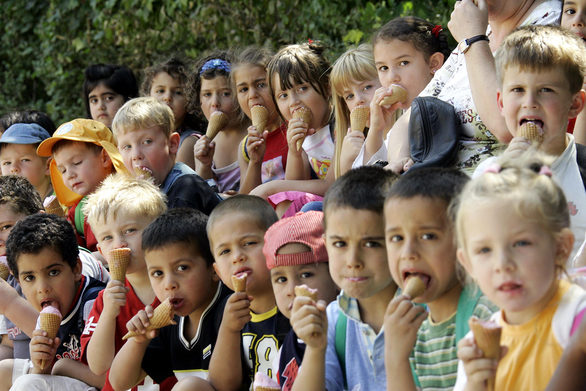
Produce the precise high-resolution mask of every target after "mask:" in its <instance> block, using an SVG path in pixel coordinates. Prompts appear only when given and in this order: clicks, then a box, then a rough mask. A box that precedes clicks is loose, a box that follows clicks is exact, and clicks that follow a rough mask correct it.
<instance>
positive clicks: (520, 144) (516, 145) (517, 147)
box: [505, 137, 531, 157]
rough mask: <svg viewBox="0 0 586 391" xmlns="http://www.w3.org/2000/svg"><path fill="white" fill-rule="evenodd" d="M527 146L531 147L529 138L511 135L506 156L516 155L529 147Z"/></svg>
mask: <svg viewBox="0 0 586 391" xmlns="http://www.w3.org/2000/svg"><path fill="white" fill-rule="evenodd" d="M529 147H531V141H530V140H528V139H526V138H525V137H513V139H512V140H511V142H510V143H509V145H508V146H507V149H506V150H505V153H506V154H507V155H508V156H512V157H516V156H520V155H521V154H523V152H525V151H526V150H527V149H529Z"/></svg>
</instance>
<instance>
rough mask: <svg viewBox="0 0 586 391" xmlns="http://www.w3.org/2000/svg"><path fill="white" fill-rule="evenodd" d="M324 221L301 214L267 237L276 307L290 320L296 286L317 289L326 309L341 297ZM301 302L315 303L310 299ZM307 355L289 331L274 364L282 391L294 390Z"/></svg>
mask: <svg viewBox="0 0 586 391" xmlns="http://www.w3.org/2000/svg"><path fill="white" fill-rule="evenodd" d="M322 221H323V213H322V212H317V211H310V212H307V213H298V214H296V215H295V216H292V217H287V218H284V219H282V220H279V221H277V222H276V223H275V224H273V225H271V227H270V228H269V229H268V230H267V232H266V233H265V244H264V247H263V253H264V255H265V258H266V260H267V267H268V268H269V270H270V272H271V281H272V284H273V292H274V293H275V299H276V301H277V307H278V308H279V311H281V313H282V314H283V315H285V317H287V318H289V319H291V308H292V307H293V299H294V298H295V287H296V286H299V285H306V286H307V287H309V288H311V289H316V290H317V293H316V294H317V299H319V300H321V301H323V302H324V303H325V304H326V305H327V304H328V303H330V302H331V301H333V300H334V299H335V298H336V296H337V294H338V287H336V285H335V284H334V281H332V277H331V276H330V271H329V269H328V253H327V251H326V245H325V241H324V238H323V233H324V229H323V224H322ZM302 299H303V300H305V301H307V302H308V303H311V302H312V299H310V298H302ZM299 300H301V299H299ZM316 302H317V300H316ZM304 352H305V344H304V343H303V341H301V340H299V339H298V338H297V335H296V334H295V332H294V331H293V330H291V331H289V333H288V334H287V336H286V337H285V341H284V342H283V345H282V346H281V348H280V349H279V353H278V355H277V358H276V360H275V363H274V364H273V368H274V369H278V373H277V378H278V380H279V384H280V385H281V389H283V390H290V389H291V387H292V386H293V383H294V382H295V378H296V377H297V371H298V368H299V365H301V361H302V360H303V353H304Z"/></svg>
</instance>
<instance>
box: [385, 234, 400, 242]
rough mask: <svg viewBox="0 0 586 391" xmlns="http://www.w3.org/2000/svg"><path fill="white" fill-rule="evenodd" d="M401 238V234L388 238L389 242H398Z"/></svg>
mask: <svg viewBox="0 0 586 391" xmlns="http://www.w3.org/2000/svg"><path fill="white" fill-rule="evenodd" d="M401 240H403V237H402V236H401V235H392V236H390V237H389V239H388V241H389V242H400V241H401Z"/></svg>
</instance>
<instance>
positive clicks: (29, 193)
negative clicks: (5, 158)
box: [0, 175, 44, 216]
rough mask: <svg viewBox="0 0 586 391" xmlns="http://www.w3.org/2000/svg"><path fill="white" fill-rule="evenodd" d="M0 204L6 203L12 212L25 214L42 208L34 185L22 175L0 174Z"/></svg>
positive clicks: (36, 211) (27, 214)
mask: <svg viewBox="0 0 586 391" xmlns="http://www.w3.org/2000/svg"><path fill="white" fill-rule="evenodd" d="M0 205H8V206H9V207H10V209H12V211H13V212H14V213H18V214H23V215H26V216H29V215H33V214H35V213H38V212H39V211H42V210H44V207H43V201H42V200H41V196H40V195H39V192H38V191H37V189H35V187H34V186H33V185H32V184H31V183H30V182H29V181H28V180H27V179H26V178H25V177H22V176H17V175H4V176H0Z"/></svg>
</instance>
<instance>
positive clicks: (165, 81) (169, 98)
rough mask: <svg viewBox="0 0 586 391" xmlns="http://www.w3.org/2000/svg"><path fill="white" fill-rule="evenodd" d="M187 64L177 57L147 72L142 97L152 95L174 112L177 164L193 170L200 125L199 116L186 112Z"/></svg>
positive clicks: (173, 128) (172, 129) (173, 129)
mask: <svg viewBox="0 0 586 391" xmlns="http://www.w3.org/2000/svg"><path fill="white" fill-rule="evenodd" d="M187 74H188V65H187V64H186V63H185V62H184V61H183V60H181V59H179V58H177V57H171V58H169V59H168V60H166V61H164V62H162V63H160V64H156V65H153V66H152V67H150V68H147V69H145V71H144V79H143V82H142V94H143V96H152V97H153V98H156V99H157V100H158V101H159V102H162V103H165V104H166V105H168V106H169V107H170V108H171V110H173V116H174V118H175V121H174V122H173V123H172V128H171V131H175V132H177V133H179V136H180V137H179V149H178V151H177V161H178V162H181V163H185V164H187V165H188V166H189V168H191V169H194V167H195V166H194V161H193V146H194V145H195V142H196V140H197V139H196V138H195V137H190V136H194V135H196V134H197V133H198V131H199V130H200V128H201V124H200V122H199V120H198V119H197V117H195V116H194V115H193V114H191V113H189V112H188V111H187V108H188V103H189V102H188V99H187V94H186V91H185V87H186V84H187V78H188V77H187Z"/></svg>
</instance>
